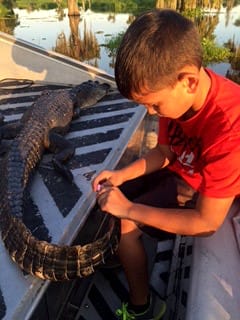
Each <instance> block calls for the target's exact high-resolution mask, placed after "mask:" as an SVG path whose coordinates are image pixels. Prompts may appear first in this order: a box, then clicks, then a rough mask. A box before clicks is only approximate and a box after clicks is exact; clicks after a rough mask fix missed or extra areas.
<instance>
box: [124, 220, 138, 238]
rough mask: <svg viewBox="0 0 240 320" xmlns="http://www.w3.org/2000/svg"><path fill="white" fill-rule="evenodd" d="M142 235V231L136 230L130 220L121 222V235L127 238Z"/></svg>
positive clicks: (134, 224) (135, 226)
mask: <svg viewBox="0 0 240 320" xmlns="http://www.w3.org/2000/svg"><path fill="white" fill-rule="evenodd" d="M141 234H142V231H141V230H140V229H138V227H137V225H136V223H135V222H133V221H130V220H125V219H122V220H121V235H122V236H125V237H126V236H129V237H137V238H138V237H139V236H140V235H141Z"/></svg>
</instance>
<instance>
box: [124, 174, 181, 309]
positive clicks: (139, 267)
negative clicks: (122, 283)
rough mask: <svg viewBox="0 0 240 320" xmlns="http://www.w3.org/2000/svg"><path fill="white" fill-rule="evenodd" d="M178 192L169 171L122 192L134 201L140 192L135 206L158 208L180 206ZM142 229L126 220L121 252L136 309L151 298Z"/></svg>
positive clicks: (131, 183) (145, 178)
mask: <svg viewBox="0 0 240 320" xmlns="http://www.w3.org/2000/svg"><path fill="white" fill-rule="evenodd" d="M128 190H129V191H130V193H129V192H128ZM176 190H177V188H176V184H175V178H174V176H173V175H172V174H171V173H169V174H168V172H165V171H163V172H160V173H154V174H153V175H149V176H146V177H143V178H142V179H136V184H135V181H131V182H130V183H129V184H126V185H124V186H123V187H122V191H123V192H124V193H125V194H126V196H127V197H129V198H130V199H131V200H133V199H132V198H133V197H134V196H133V193H136V191H139V192H140V194H139V195H138V197H136V194H135V199H134V201H135V202H138V203H144V204H149V205H152V206H157V207H167V206H169V207H171V206H177V192H176ZM129 194H130V196H128V195H129ZM139 227H140V226H137V225H136V224H135V223H134V222H132V221H129V220H124V219H123V220H122V235H121V241H120V245H119V251H118V253H119V258H120V261H121V263H122V266H123V269H124V272H125V274H126V277H127V281H128V284H129V299H130V303H131V304H133V305H134V306H143V305H145V304H147V302H148V297H149V279H148V264H147V256H146V253H145V249H144V246H143V243H142V240H141V235H142V230H141V229H143V230H144V227H143V228H142V227H141V229H140V228H139ZM152 230H154V231H157V234H162V233H163V232H161V231H159V230H156V229H154V228H150V231H152ZM144 231H145V230H144ZM147 231H149V230H147ZM147 233H148V232H147Z"/></svg>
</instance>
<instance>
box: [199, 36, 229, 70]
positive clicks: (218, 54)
mask: <svg viewBox="0 0 240 320" xmlns="http://www.w3.org/2000/svg"><path fill="white" fill-rule="evenodd" d="M202 47H203V63H204V65H205V66H207V65H208V64H212V63H218V62H223V61H227V60H228V59H229V58H230V57H231V52H230V50H229V49H228V48H225V47H220V46H218V45H217V44H216V43H215V42H214V41H213V40H210V39H208V38H203V39H202Z"/></svg>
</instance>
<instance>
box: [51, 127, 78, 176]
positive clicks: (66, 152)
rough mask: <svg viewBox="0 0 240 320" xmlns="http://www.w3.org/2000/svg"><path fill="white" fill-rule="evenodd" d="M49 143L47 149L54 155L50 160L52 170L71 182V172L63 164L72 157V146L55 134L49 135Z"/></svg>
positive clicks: (73, 150) (73, 149)
mask: <svg viewBox="0 0 240 320" xmlns="http://www.w3.org/2000/svg"><path fill="white" fill-rule="evenodd" d="M49 141H50V146H49V149H50V151H52V152H54V153H55V154H54V156H53V159H52V162H53V166H54V168H55V169H56V170H57V171H59V172H60V173H61V174H62V175H63V176H64V177H66V178H67V179H68V180H69V181H70V182H72V181H73V174H72V172H71V170H70V169H68V168H67V167H66V166H65V165H64V162H66V161H68V160H69V159H70V158H71V157H72V156H73V155H74V152H75V148H74V146H73V145H72V144H71V143H70V142H69V141H68V140H66V139H64V137H63V136H61V135H60V134H58V133H56V132H51V133H50V134H49Z"/></svg>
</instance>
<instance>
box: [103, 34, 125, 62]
mask: <svg viewBox="0 0 240 320" xmlns="http://www.w3.org/2000/svg"><path fill="white" fill-rule="evenodd" d="M124 33H125V32H123V31H122V32H119V33H118V34H117V35H115V36H112V37H111V38H110V39H108V40H107V41H106V42H105V45H104V46H105V47H106V49H107V52H108V56H109V57H115V56H116V53H117V49H118V47H119V45H120V43H121V40H122V37H123V35H124Z"/></svg>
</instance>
